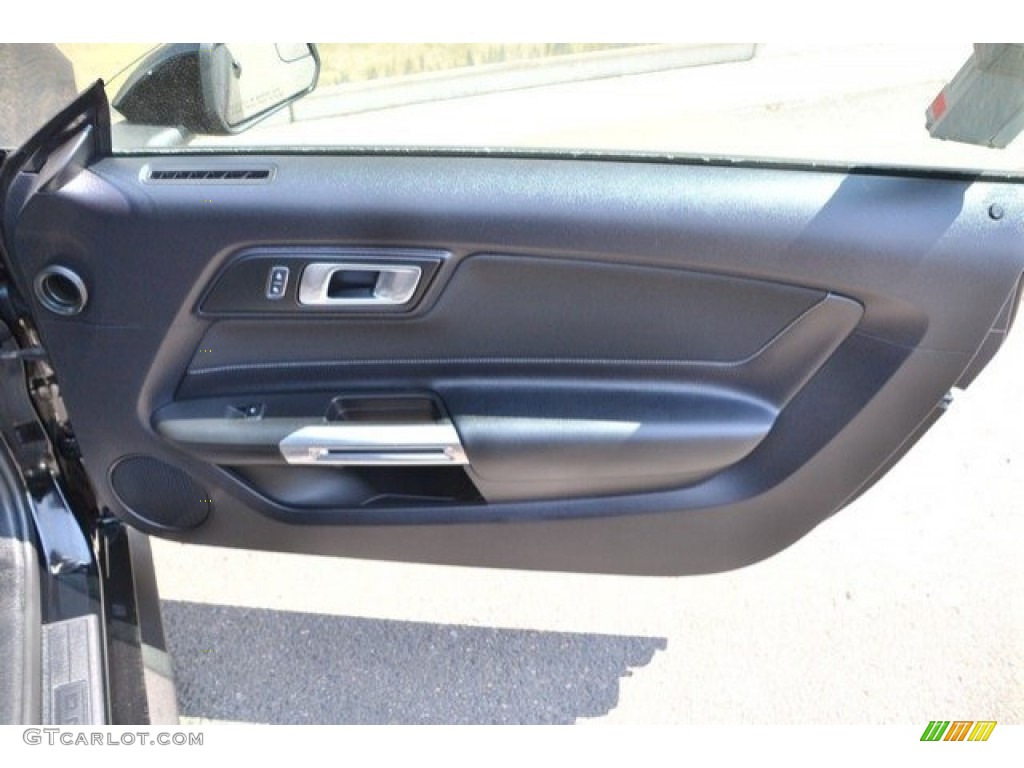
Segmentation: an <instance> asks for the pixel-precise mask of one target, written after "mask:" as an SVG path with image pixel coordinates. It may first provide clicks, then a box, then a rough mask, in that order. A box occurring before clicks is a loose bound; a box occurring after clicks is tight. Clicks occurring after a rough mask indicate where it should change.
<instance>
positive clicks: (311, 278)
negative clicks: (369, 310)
mask: <svg viewBox="0 0 1024 768" xmlns="http://www.w3.org/2000/svg"><path fill="white" fill-rule="evenodd" d="M422 274H423V270H422V269H421V268H420V267H418V266H415V265H413V264H372V263H362V264H361V263H338V262H318V263H315V264H309V265H307V266H306V268H305V269H304V270H303V271H302V279H301V280H300V282H299V303H300V304H305V305H309V306H349V307H358V306H377V305H400V304H406V303H408V302H409V300H410V299H411V298H412V297H413V295H414V294H415V293H416V287H417V286H418V285H419V282H420V277H421V276H422Z"/></svg>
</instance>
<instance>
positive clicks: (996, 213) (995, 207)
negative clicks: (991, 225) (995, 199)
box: [988, 203, 1003, 221]
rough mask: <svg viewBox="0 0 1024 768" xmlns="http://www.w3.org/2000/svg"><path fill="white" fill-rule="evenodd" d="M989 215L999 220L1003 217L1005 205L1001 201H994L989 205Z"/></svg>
mask: <svg viewBox="0 0 1024 768" xmlns="http://www.w3.org/2000/svg"><path fill="white" fill-rule="evenodd" d="M988 215H989V216H990V217H991V218H993V219H994V220H996V221H999V220H1000V219H1001V218H1003V206H1001V205H1000V204H999V203H992V205H990V206H989V207H988Z"/></svg>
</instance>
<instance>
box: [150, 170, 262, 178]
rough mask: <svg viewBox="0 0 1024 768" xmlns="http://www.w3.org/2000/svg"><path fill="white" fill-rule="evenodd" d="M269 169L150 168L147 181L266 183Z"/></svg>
mask: <svg viewBox="0 0 1024 768" xmlns="http://www.w3.org/2000/svg"><path fill="white" fill-rule="evenodd" d="M270 176H271V173H270V169H269V168H219V169H217V168H151V169H150V171H149V174H148V175H147V176H146V180H147V181H267V180H268V179H270Z"/></svg>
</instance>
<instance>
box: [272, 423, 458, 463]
mask: <svg viewBox="0 0 1024 768" xmlns="http://www.w3.org/2000/svg"><path fill="white" fill-rule="evenodd" d="M278 447H279V448H280V450H281V455H282V456H283V457H284V460H285V461H287V462H288V463H289V464H331V465H337V466H345V465H351V466H356V465H363V466H370V465H392V466H401V465H404V466H431V465H445V464H447V465H458V464H468V463H469V461H468V459H467V458H466V452H465V451H464V450H463V448H462V443H461V442H460V441H459V433H458V432H456V431H455V427H454V426H452V424H451V422H448V421H444V422H434V423H424V424H366V423H361V424H344V423H335V424H315V425H311V426H308V427H302V428H301V429H297V430H295V431H294V432H292V433H291V434H289V435H288V436H287V437H285V438H284V439H283V440H281V442H280V443H279V446H278Z"/></svg>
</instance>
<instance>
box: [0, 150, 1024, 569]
mask: <svg viewBox="0 0 1024 768" xmlns="http://www.w3.org/2000/svg"><path fill="white" fill-rule="evenodd" d="M204 161H206V159H205V158H203V157H201V156H197V157H194V158H192V159H191V160H190V162H194V163H195V164H196V166H197V167H198V166H201V165H202V163H203V162H204ZM55 162H56V159H55V160H54V161H52V163H55ZM161 162H162V161H161V160H160V159H159V158H143V157H138V158H133V157H119V158H105V159H100V160H98V161H97V162H94V163H92V164H91V165H89V167H88V168H86V169H83V170H79V171H77V172H67V171H65V172H62V173H58V171H60V169H59V168H51V167H45V168H43V169H42V171H41V178H40V180H39V181H38V183H37V186H38V187H40V190H41V191H39V192H38V193H37V194H35V195H34V196H32V197H31V198H30V199H28V200H27V202H26V203H25V205H24V208H23V210H21V211H20V212H19V213H18V214H17V215H16V216H15V217H13V220H12V221H9V222H8V228H7V232H8V233H9V235H8V240H9V241H10V242H11V243H13V250H14V255H15V257H16V260H17V265H18V268H19V270H20V272H21V275H20V281H19V282H20V283H21V287H22V290H23V292H24V293H25V295H31V293H32V289H31V283H32V280H33V278H34V276H35V275H36V274H37V273H38V272H39V271H40V270H41V269H43V268H45V267H47V266H50V265H53V264H58V265H61V266H64V267H66V268H68V269H71V270H73V271H74V272H75V273H76V274H78V275H79V276H80V277H81V279H82V280H83V282H84V284H85V285H86V286H87V287H88V291H89V300H88V303H87V305H86V307H85V309H84V311H82V312H81V314H78V315H76V316H73V317H66V316H61V315H58V314H55V313H53V312H50V311H48V310H47V309H45V308H43V306H42V305H40V304H39V303H38V301H35V300H33V301H35V303H34V305H33V307H32V311H33V315H34V318H35V321H36V324H37V326H38V328H39V331H40V334H41V336H42V338H43V341H44V343H45V345H46V347H47V349H48V350H49V353H50V356H51V359H52V361H53V364H54V367H55V369H56V371H57V374H58V376H59V377H60V382H61V391H62V395H63V397H64V400H65V402H66V404H67V407H68V410H69V412H70V414H71V419H72V423H73V425H74V428H75V431H76V435H77V436H78V440H79V443H80V445H81V447H82V451H83V460H84V462H85V465H86V468H87V469H88V471H89V474H90V476H91V478H92V479H93V482H94V483H95V484H96V486H97V488H96V490H97V494H98V496H99V498H100V501H101V503H102V504H104V505H105V506H107V507H109V508H110V509H111V510H112V511H113V512H115V513H116V514H119V515H122V516H124V517H125V518H126V519H128V520H130V521H132V522H133V523H135V524H136V525H138V526H140V527H142V528H145V529H147V530H154V531H160V532H162V533H164V534H165V535H168V536H171V537H173V538H178V539H181V540H186V541H195V542H201V543H209V544H221V545H229V546H244V547H257V548H267V549H282V550H291V551H307V552H317V553H322V554H341V555H353V556H362V557H375V558H383V559H403V560H417V561H424V562H447V563H465V564H475V565H487V566H502V567H525V568H544V569H557V570H579V571H599V572H621V573H650V574H682V573H695V572H707V571H715V570H722V569H725V568H731V567H737V566H740V565H743V564H746V563H749V562H752V561H755V560H757V559H759V558H762V557H765V556H768V555H770V554H772V553H773V552H776V551H778V550H779V549H780V548H782V547H784V546H786V545H787V544H789V543H790V542H792V541H793V540H795V539H796V538H798V537H799V536H801V535H802V534H803V533H805V532H806V531H807V530H809V529H810V528H812V527H813V526H814V525H815V524H817V523H818V522H820V521H821V520H823V519H825V518H826V517H828V516H829V515H831V514H832V513H833V512H835V511H836V510H837V509H839V508H841V507H842V506H843V505H844V504H845V503H847V502H848V500H849V499H851V498H853V497H854V496H855V495H856V494H857V493H859V492H860V491H862V490H863V488H864V487H866V486H867V485H868V484H870V482H871V481H873V480H874V479H875V478H877V476H878V475H879V473H880V472H881V471H882V470H883V469H884V468H885V467H886V466H887V465H888V464H889V463H890V462H891V461H892V460H893V459H894V458H895V457H897V456H898V455H900V454H901V453H902V451H904V450H906V448H908V447H909V445H910V444H911V443H912V442H913V441H914V440H915V439H916V438H917V437H918V436H919V435H920V434H921V433H922V432H923V429H924V428H925V427H926V426H927V425H928V424H930V423H931V421H933V420H934V419H935V418H936V417H937V416H938V415H939V414H940V413H941V407H942V402H943V397H944V396H945V394H946V392H947V391H948V390H949V389H950V387H952V386H953V385H954V384H956V383H957V382H958V381H959V382H961V383H966V382H967V381H968V380H969V379H970V377H972V376H973V375H974V373H976V370H978V369H980V367H981V366H982V365H983V364H984V362H985V361H987V359H988V358H989V357H990V356H991V354H992V353H993V352H994V351H995V349H996V348H997V347H998V344H999V343H1000V341H1001V339H1002V337H1003V336H1004V335H1005V332H1006V330H1007V329H1008V327H1009V322H1010V319H1011V317H1012V309H1013V308H1014V307H1015V306H1016V286H1017V284H1018V280H1019V278H1020V275H1021V272H1022V270H1024V249H1022V248H1021V237H1020V235H1021V232H1020V225H1019V222H1020V221H1021V219H1020V216H1019V215H1015V214H1014V213H1013V212H1014V211H1016V210H1019V209H1020V207H1021V203H1022V202H1024V199H1022V198H1024V196H1022V195H1021V188H1020V187H1019V186H1018V185H1016V184H1013V183H1009V182H1005V181H1001V180H998V179H972V178H969V177H945V178H943V177H937V176H924V175H917V176H911V175H906V174H904V175H900V174H898V173H872V172H867V171H864V172H858V171H841V170H832V171H829V170H807V169H789V168H779V167H769V166H752V167H739V166H735V167H728V166H722V167H717V166H714V165H707V164H682V163H668V162H656V161H653V160H652V161H649V162H641V161H636V162H613V161H610V160H597V159H592V160H567V159H555V158H550V159H542V158H533V159H528V158H499V157H483V156H480V157H472V156H464V157H444V156H418V157H417V156H408V155H407V156H386V155H377V156H340V155H334V156H328V155H324V156H312V155H305V156H276V157H260V156H248V157H245V156H242V157H235V158H232V157H218V158H216V163H217V164H218V167H223V166H231V165H235V164H237V165H238V166H239V167H241V166H248V165H253V164H255V165H258V166H260V167H272V168H273V169H274V172H273V173H272V174H271V175H270V177H269V178H268V179H267V180H266V181H265V182H262V183H260V184H237V185H232V184H227V183H224V182H219V183H218V184H216V185H203V184H202V183H195V184H189V183H184V182H175V183H174V184H166V185H164V184H159V183H154V182H151V181H149V180H148V178H149V176H148V173H149V170H150V169H152V168H158V167H159V166H160V164H161ZM181 162H182V161H181V160H180V159H179V160H177V161H176V166H180V165H181ZM47 175H52V176H53V177H54V178H55V179H56V180H55V181H54V182H52V183H49V184H47V182H46V176H47ZM996 202H998V203H999V204H1000V205H1001V206H1002V207H1003V208H1004V209H1005V210H1006V211H1007V212H1008V215H1006V216H1004V217H1002V218H1001V219H998V220H997V219H994V218H992V217H990V216H989V213H988V210H989V206H990V205H991V204H993V203H996ZM56 222H59V223H60V224H59V226H57V225H56ZM12 235H13V236H12ZM353 254H358V257H359V264H360V265H364V266H365V265H367V264H369V265H371V266H372V265H373V264H375V263H381V264H389V263H393V264H401V263H403V259H405V260H406V261H409V260H411V261H409V263H413V264H415V263H423V264H426V265H429V266H428V268H425V269H424V276H423V278H421V282H420V284H419V285H418V286H417V289H416V292H415V294H413V296H412V297H411V298H410V299H409V301H408V302H407V303H406V304H403V305H402V306H400V307H397V308H396V307H390V308H386V309H381V308H378V307H373V306H369V307H362V308H360V307H352V306H345V307H341V306H339V307H328V308H320V307H310V306H304V305H302V304H301V303H300V302H298V301H297V300H296V293H295V291H296V287H297V285H298V281H299V280H300V279H301V275H302V273H303V271H304V270H305V269H306V267H307V265H308V264H309V263H312V261H313V260H316V261H318V262H323V261H325V260H326V261H327V262H331V261H332V260H334V259H338V260H339V263H341V262H344V261H345V260H346V259H349V260H351V259H352V258H353ZM417 259H420V260H423V259H425V261H422V262H417V261H416V260H417ZM254 264H255V265H257V266H253V265H254ZM278 265H281V266H288V267H289V275H288V282H287V283H286V285H285V287H284V288H283V289H282V292H283V293H284V295H283V296H282V297H281V298H277V297H276V296H275V297H273V298H271V299H268V298H267V293H266V291H267V290H268V286H269V282H268V281H269V280H270V279H271V275H270V272H269V270H270V269H272V268H273V267H275V266H278ZM435 267H436V268H435ZM358 277H359V276H358V275H356V277H355V278H354V279H353V280H351V281H350V283H347V284H345V285H342V286H341V287H340V288H339V289H338V290H339V291H341V292H342V294H339V295H352V296H363V295H366V293H367V292H368V291H371V289H372V285H371V284H370V283H367V285H365V286H364V285H362V284H361V283H359V280H358ZM371 282H372V281H371ZM346 291H348V292H350V293H345V292H346ZM972 360H973V361H975V362H973V363H972ZM378 397H383V398H406V399H408V398H413V399H415V398H427V399H436V401H437V403H438V404H439V405H438V409H439V410H438V413H439V414H440V415H439V416H438V419H439V420H441V421H444V422H445V423H448V422H449V420H450V424H451V425H452V426H453V427H454V429H455V431H456V432H457V435H458V439H459V442H460V447H461V449H464V452H465V458H466V460H467V461H468V463H466V464H457V465H452V466H346V465H333V464H332V465H327V466H308V465H293V464H289V463H287V461H286V460H285V457H284V455H283V454H282V452H281V449H280V441H281V440H282V439H283V437H282V436H285V437H286V436H287V435H289V434H291V433H292V432H293V431H295V430H301V429H303V427H304V426H314V425H323V424H328V423H329V421H330V419H329V416H328V411H329V408H330V406H331V403H332V402H334V401H336V400H337V399H338V398H354V399H356V400H360V401H361V400H366V399H373V398H378ZM249 407H252V408H253V409H254V410H253V415H252V416H251V417H248V416H247V415H246V414H247V408H249ZM414 410H415V409H414ZM374 418H382V419H385V420H386V419H389V418H391V417H389V416H383V417H382V416H373V417H371V418H370V419H369V423H370V424H371V425H372V424H373V423H375V422H374ZM403 418H404V417H403ZM409 418H413V419H414V420H415V418H416V417H415V416H412V417H409ZM382 423H383V422H382ZM413 447H414V448H415V449H416V450H426V449H425V448H422V447H416V446H413ZM428 447H429V446H428ZM126 457H127V459H128V460H130V459H131V458H132V457H146V458H152V459H155V460H158V461H159V462H160V463H161V466H164V467H166V468H167V472H168V473H170V474H166V476H167V477H171V478H175V479H176V480H180V482H175V483H171V486H173V487H179V488H192V487H193V486H192V485H189V483H188V482H185V480H188V481H189V482H191V483H194V484H197V487H199V488H201V489H202V494H201V498H200V499H196V500H195V502H194V503H195V504H196V505H199V504H201V505H202V514H195V510H192V509H191V508H188V509H186V507H189V505H190V504H192V502H190V501H188V500H187V499H185V498H184V496H183V497H182V498H181V500H180V502H181V503H180V508H181V509H182V512H181V516H180V517H181V520H180V521H179V520H177V519H176V518H175V513H174V511H173V510H174V505H170V506H168V505H166V504H164V505H161V506H160V508H159V510H150V509H147V508H146V507H147V504H146V502H145V500H143V501H142V502H139V501H138V500H137V498H135V497H134V496H133V500H132V501H131V504H130V505H126V504H125V503H124V501H125V495H126V494H125V493H124V490H125V489H123V488H122V489H120V490H119V489H118V487H117V485H118V481H117V479H116V478H115V476H114V475H113V474H112V468H113V467H115V466H119V464H118V462H123V461H125V460H126ZM414 458H415V457H414ZM127 466H128V467H129V468H130V467H132V466H133V464H131V463H129V464H127ZM134 466H135V467H143V466H151V465H148V464H147V465H143V464H139V463H137V462H136V463H135V464H134ZM145 471H150V470H145ZM145 471H142V472H141V474H140V475H139V476H138V477H133V478H132V480H133V481H136V482H137V481H139V480H144V479H145V477H146V475H145ZM175 473H180V474H175ZM122 474H123V473H122ZM162 476H164V475H162ZM129 477H130V475H129ZM133 488H134V485H133ZM189 493H192V491H189ZM193 495H195V494H193ZM129 506H131V508H129ZM168 510H170V511H168ZM157 511H158V512H159V514H156V512H157ZM196 521H198V522H196Z"/></svg>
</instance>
